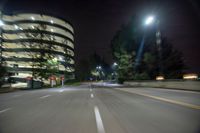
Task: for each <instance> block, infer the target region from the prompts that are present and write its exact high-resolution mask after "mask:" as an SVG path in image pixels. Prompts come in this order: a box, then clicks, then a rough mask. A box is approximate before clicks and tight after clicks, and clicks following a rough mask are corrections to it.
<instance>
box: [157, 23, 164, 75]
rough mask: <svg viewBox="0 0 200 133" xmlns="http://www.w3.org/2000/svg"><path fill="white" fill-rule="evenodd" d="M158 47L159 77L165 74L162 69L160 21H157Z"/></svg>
mask: <svg viewBox="0 0 200 133" xmlns="http://www.w3.org/2000/svg"><path fill="white" fill-rule="evenodd" d="M156 24H157V25H156V26H157V27H156V46H157V48H158V58H159V62H158V71H159V75H162V74H163V68H162V46H161V43H162V40H161V32H160V28H159V24H160V22H159V20H157V22H156Z"/></svg>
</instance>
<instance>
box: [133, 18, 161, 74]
mask: <svg viewBox="0 0 200 133" xmlns="http://www.w3.org/2000/svg"><path fill="white" fill-rule="evenodd" d="M144 24H145V26H150V25H152V24H155V25H156V45H157V47H158V54H159V68H160V70H159V74H160V75H161V74H162V63H161V61H162V60H161V59H162V57H161V56H162V55H161V32H160V29H159V20H158V19H157V18H156V17H155V16H153V15H150V16H148V17H147V18H146V19H145V21H144ZM144 41H145V34H144V35H143V38H142V41H141V45H140V47H139V50H138V53H137V55H136V60H135V62H136V63H135V71H136V68H137V66H138V65H139V62H140V59H141V54H142V52H143V47H144Z"/></svg>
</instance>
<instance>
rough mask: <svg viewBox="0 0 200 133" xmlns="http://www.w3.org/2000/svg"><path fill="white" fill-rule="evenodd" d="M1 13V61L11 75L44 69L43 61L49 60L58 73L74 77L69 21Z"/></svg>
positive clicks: (30, 73) (38, 15)
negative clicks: (54, 64)
mask: <svg viewBox="0 0 200 133" xmlns="http://www.w3.org/2000/svg"><path fill="white" fill-rule="evenodd" d="M0 15H1V16H0V20H1V22H0V28H1V31H0V32H1V63H2V62H3V63H4V65H5V66H6V68H7V70H8V72H9V73H10V75H11V76H12V77H15V78H16V79H21V78H23V79H24V78H26V77H29V76H33V72H38V71H46V70H47V69H48V68H45V67H48V66H45V65H42V63H43V64H45V63H48V62H50V63H51V60H52V61H54V62H57V66H56V67H57V71H56V73H57V74H58V75H59V74H60V75H64V74H65V75H67V77H68V78H70V79H73V78H74V71H75V70H74V30H73V27H72V25H71V24H70V23H69V22H67V21H66V20H64V19H62V18H58V17H54V16H49V15H43V14H35V13H17V14H12V15H5V14H2V13H1V14H0Z"/></svg>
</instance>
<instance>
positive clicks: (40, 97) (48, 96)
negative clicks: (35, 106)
mask: <svg viewBox="0 0 200 133" xmlns="http://www.w3.org/2000/svg"><path fill="white" fill-rule="evenodd" d="M50 96H51V95H45V96H42V97H40V99H43V98H47V97H50Z"/></svg>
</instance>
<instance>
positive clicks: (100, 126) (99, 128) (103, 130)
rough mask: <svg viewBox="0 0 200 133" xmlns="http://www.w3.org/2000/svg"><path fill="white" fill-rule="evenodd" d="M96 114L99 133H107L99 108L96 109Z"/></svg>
mask: <svg viewBox="0 0 200 133" xmlns="http://www.w3.org/2000/svg"><path fill="white" fill-rule="evenodd" d="M94 113H95V118H96V124H97V130H98V133H105V129H104V126H103V122H102V119H101V115H100V113H99V109H98V107H97V106H95V107H94Z"/></svg>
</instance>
